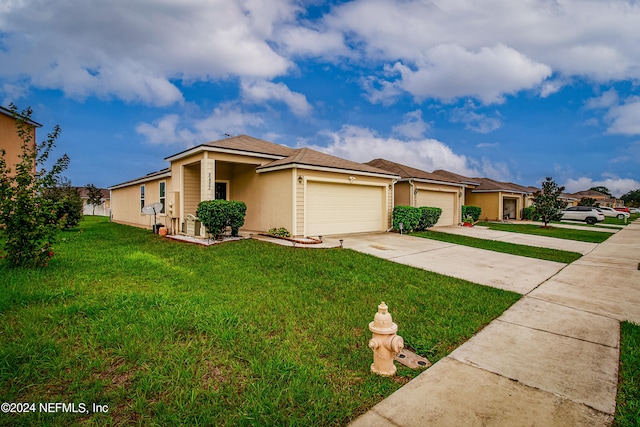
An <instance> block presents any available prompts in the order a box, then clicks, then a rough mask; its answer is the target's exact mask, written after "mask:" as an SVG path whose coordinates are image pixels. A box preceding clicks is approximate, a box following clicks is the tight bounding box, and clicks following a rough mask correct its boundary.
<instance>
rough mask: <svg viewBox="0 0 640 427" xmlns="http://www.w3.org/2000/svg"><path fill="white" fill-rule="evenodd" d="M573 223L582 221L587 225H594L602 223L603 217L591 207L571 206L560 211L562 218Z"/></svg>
mask: <svg viewBox="0 0 640 427" xmlns="http://www.w3.org/2000/svg"><path fill="white" fill-rule="evenodd" d="M560 219H571V220H574V221H584V222H586V223H587V224H591V225H593V224H595V223H596V222H602V221H604V215H603V214H602V212H600V211H599V210H598V209H596V208H594V207H591V206H571V207H570V208H566V209H565V210H563V211H562V218H560Z"/></svg>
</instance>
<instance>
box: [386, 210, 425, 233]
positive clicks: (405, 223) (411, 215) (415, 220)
mask: <svg viewBox="0 0 640 427" xmlns="http://www.w3.org/2000/svg"><path fill="white" fill-rule="evenodd" d="M421 216H422V212H421V211H420V209H419V208H414V207H412V206H406V205H399V206H396V207H395V208H393V229H394V230H396V231H398V230H400V223H402V230H403V231H406V232H410V231H413V230H415V229H416V228H417V227H418V224H419V223H420V217H421Z"/></svg>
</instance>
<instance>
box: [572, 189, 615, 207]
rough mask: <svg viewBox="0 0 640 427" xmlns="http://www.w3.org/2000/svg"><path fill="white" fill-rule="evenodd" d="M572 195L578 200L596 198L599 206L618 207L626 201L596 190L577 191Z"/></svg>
mask: <svg viewBox="0 0 640 427" xmlns="http://www.w3.org/2000/svg"><path fill="white" fill-rule="evenodd" d="M571 196H572V197H574V198H576V199H577V200H578V202H579V201H580V200H582V199H586V198H591V199H594V200H595V201H596V204H597V205H598V206H607V207H610V208H618V207H622V206H624V201H622V200H620V199H616V198H615V197H611V196H609V195H608V194H605V193H601V192H599V191H596V190H586V191H579V192H577V193H573V194H571Z"/></svg>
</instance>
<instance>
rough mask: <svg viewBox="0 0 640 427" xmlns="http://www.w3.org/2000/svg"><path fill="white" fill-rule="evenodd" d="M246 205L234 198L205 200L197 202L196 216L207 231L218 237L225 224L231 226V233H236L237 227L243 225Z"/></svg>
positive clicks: (234, 234) (222, 232)
mask: <svg viewBox="0 0 640 427" xmlns="http://www.w3.org/2000/svg"><path fill="white" fill-rule="evenodd" d="M246 213H247V205H245V203H244V202H240V201H236V200H205V201H202V202H200V203H199V204H198V209H197V210H196V216H197V217H198V219H199V220H200V222H201V223H202V225H204V227H205V229H206V230H207V233H210V234H212V235H213V236H214V238H216V239H220V238H221V237H222V235H223V234H224V232H225V230H226V229H227V226H230V227H231V234H232V235H233V236H237V235H238V229H239V228H240V227H242V226H243V225H244V217H245V215H246Z"/></svg>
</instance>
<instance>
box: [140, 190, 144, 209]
mask: <svg viewBox="0 0 640 427" xmlns="http://www.w3.org/2000/svg"><path fill="white" fill-rule="evenodd" d="M142 208H144V185H141V186H140V211H142Z"/></svg>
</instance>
